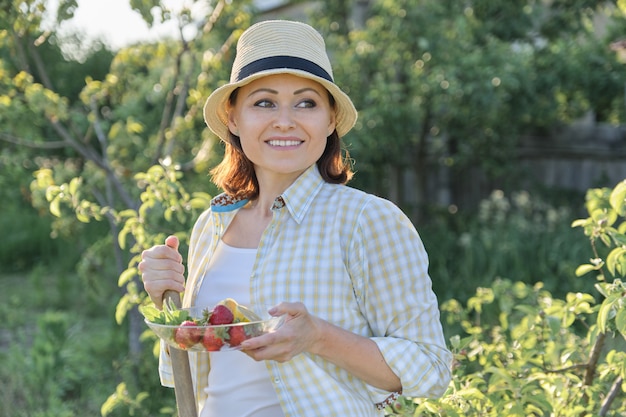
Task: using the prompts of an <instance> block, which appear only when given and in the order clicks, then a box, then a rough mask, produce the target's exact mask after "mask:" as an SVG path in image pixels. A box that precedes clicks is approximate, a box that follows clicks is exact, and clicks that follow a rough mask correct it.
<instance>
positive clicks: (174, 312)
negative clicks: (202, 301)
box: [140, 298, 281, 352]
mask: <svg viewBox="0 0 626 417" xmlns="http://www.w3.org/2000/svg"><path fill="white" fill-rule="evenodd" d="M140 310H141V312H142V314H143V315H144V317H145V322H146V324H147V325H148V327H149V328H150V329H152V331H153V332H154V333H155V334H156V335H157V336H158V337H159V338H161V339H162V340H163V341H165V342H166V343H167V344H168V345H170V346H172V347H175V348H177V349H183V350H187V351H192V352H218V351H227V350H238V349H241V343H242V342H243V341H244V340H247V339H250V338H253V337H256V336H260V335H263V334H265V333H270V332H273V331H274V330H276V329H277V328H278V326H279V325H280V324H281V319H280V317H267V318H262V317H260V316H259V315H258V314H256V313H255V312H254V311H252V310H251V309H249V308H247V307H245V306H243V305H240V304H238V303H237V302H236V301H235V300H233V299H232V298H227V299H225V300H222V301H220V302H219V303H217V304H216V305H215V306H214V307H212V308H209V307H198V306H196V307H190V308H181V309H177V308H176V307H175V306H173V305H172V304H164V305H163V309H162V310H158V309H157V308H156V307H154V306H144V307H142V308H141V309H140Z"/></svg>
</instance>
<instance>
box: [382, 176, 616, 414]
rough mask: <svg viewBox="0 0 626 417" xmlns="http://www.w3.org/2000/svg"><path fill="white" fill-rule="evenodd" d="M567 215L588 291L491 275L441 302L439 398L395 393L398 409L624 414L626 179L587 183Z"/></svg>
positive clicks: (413, 411) (406, 411) (398, 411)
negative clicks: (583, 249) (449, 377)
mask: <svg viewBox="0 0 626 417" xmlns="http://www.w3.org/2000/svg"><path fill="white" fill-rule="evenodd" d="M586 206H587V210H588V213H589V217H588V218H586V219H580V220H577V221H575V222H574V223H573V226H575V227H582V228H583V229H584V233H585V235H586V236H587V237H588V241H587V242H588V243H591V249H592V256H593V257H592V260H591V262H590V263H588V264H583V265H580V266H579V267H578V268H577V269H576V275H579V276H582V275H585V274H589V273H594V274H595V278H596V281H597V282H596V286H595V288H596V290H597V291H596V295H595V296H593V295H591V294H589V293H584V292H568V293H567V294H566V295H565V297H563V298H556V297H554V296H553V295H552V294H551V293H550V292H549V291H547V290H546V289H545V288H544V285H543V284H542V283H536V284H534V285H529V284H527V283H523V282H519V281H518V282H513V281H511V280H502V279H499V280H496V281H495V282H494V283H493V285H492V286H491V287H480V288H478V289H477V290H476V291H475V293H474V295H473V296H472V297H470V298H469V299H468V300H467V302H466V303H462V302H459V301H457V300H455V299H451V300H448V301H446V302H444V303H443V304H442V310H443V318H444V324H445V326H446V328H447V331H448V332H450V331H455V332H456V334H455V335H454V336H452V337H451V338H450V346H451V349H452V350H453V353H454V355H455V362H454V366H453V375H454V377H453V381H452V382H451V384H450V386H449V388H448V391H447V393H446V395H445V396H444V397H443V398H442V399H439V400H421V399H412V398H400V399H399V400H398V401H397V402H396V404H394V405H393V406H392V407H390V408H389V410H388V411H389V412H390V413H392V414H393V415H399V416H467V415H471V416H484V417H491V416H493V417H496V416H502V415H506V416H513V417H516V416H519V417H528V416H542V417H543V416H546V417H547V416H563V417H590V416H623V415H625V414H626V398H625V397H624V396H619V393H620V391H622V390H623V385H624V381H625V379H626V341H625V339H626V284H625V283H624V281H623V278H624V277H626V222H625V221H624V218H625V217H626V180H625V181H623V182H621V183H620V184H618V185H617V186H616V187H615V189H613V190H610V189H595V190H590V191H589V192H588V193H587V204H586Z"/></svg>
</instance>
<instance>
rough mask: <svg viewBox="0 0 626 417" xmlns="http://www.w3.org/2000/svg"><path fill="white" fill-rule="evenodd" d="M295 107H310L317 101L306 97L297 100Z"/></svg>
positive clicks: (315, 104) (314, 105)
mask: <svg viewBox="0 0 626 417" xmlns="http://www.w3.org/2000/svg"><path fill="white" fill-rule="evenodd" d="M296 107H298V108H301V109H312V108H313V107H317V103H316V102H315V100H311V99H306V100H302V101H301V102H299V103H298V105H297V106H296Z"/></svg>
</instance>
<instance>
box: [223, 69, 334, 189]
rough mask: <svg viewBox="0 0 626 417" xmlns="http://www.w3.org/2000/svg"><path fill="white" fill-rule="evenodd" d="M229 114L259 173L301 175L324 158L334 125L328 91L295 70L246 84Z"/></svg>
mask: <svg viewBox="0 0 626 417" xmlns="http://www.w3.org/2000/svg"><path fill="white" fill-rule="evenodd" d="M228 116H229V122H228V128H229V129H230V131H231V132H232V133H233V134H235V135H236V136H239V138H240V139H241V146H242V148H243V151H244V153H245V154H246V156H247V157H248V158H249V159H250V160H251V161H252V163H253V164H254V166H255V170H256V173H257V177H260V175H276V174H278V175H293V176H297V175H300V174H301V173H302V172H303V171H305V170H306V169H307V168H308V167H310V166H311V165H313V164H314V163H315V162H316V161H317V160H318V159H319V158H320V156H321V155H322V153H323V152H324V148H325V147H326V138H327V137H328V136H330V135H331V134H332V132H333V131H334V130H335V111H334V110H333V108H332V107H331V104H330V100H329V96H328V91H327V90H326V89H325V88H324V87H323V86H322V85H321V84H319V83H317V82H316V81H312V80H309V79H306V78H301V77H297V76H295V75H291V74H278V75H270V76H267V77H263V78H260V79H258V80H255V81H253V82H251V83H250V84H248V85H245V86H243V87H241V88H240V89H239V91H238V92H237V99H236V103H235V105H234V106H233V107H232V108H231V109H230V110H229V115H228Z"/></svg>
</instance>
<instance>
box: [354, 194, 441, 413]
mask: <svg viewBox="0 0 626 417" xmlns="http://www.w3.org/2000/svg"><path fill="white" fill-rule="evenodd" d="M351 245H352V250H351V256H350V259H351V261H350V266H349V268H350V271H351V274H353V276H357V277H360V280H357V282H359V281H360V288H357V289H355V290H356V293H357V298H358V299H359V303H360V308H361V310H362V314H363V315H364V316H365V317H366V319H367V321H368V323H369V326H370V328H371V331H372V334H373V336H372V340H374V342H376V344H377V345H378V347H379V349H380V351H381V353H382V355H383V357H384V358H385V360H386V362H387V364H388V365H389V366H390V367H391V369H392V370H393V371H394V372H395V374H396V375H397V376H398V377H399V378H400V380H401V382H402V394H403V395H405V396H410V397H419V398H437V397H440V396H441V395H443V393H444V392H445V391H446V389H447V387H448V384H449V383H450V380H451V363H452V354H451V353H450V351H449V350H448V349H447V348H446V344H445V340H444V336H443V329H442V326H441V322H440V317H439V306H438V303H437V298H436V296H435V294H434V293H433V291H432V282H431V279H430V277H429V275H428V255H427V253H426V250H425V248H424V245H423V243H422V240H421V238H420V237H419V235H418V233H417V231H416V230H415V227H414V226H413V224H412V223H411V222H410V220H409V219H408V218H407V217H406V215H405V214H404V213H402V211H401V210H400V209H399V208H398V207H397V206H395V205H394V204H393V203H391V202H390V201H387V200H384V199H380V198H377V197H373V198H372V199H371V200H369V202H368V203H367V204H366V205H365V206H364V208H363V210H362V211H361V213H360V216H359V219H358V222H357V227H356V230H355V234H354V239H353V241H352V243H351ZM368 389H369V390H370V396H371V398H372V399H373V401H374V402H375V403H376V402H379V401H381V398H382V399H384V398H385V397H387V396H388V395H389V393H388V392H385V391H382V390H380V389H377V388H374V387H368Z"/></svg>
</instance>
